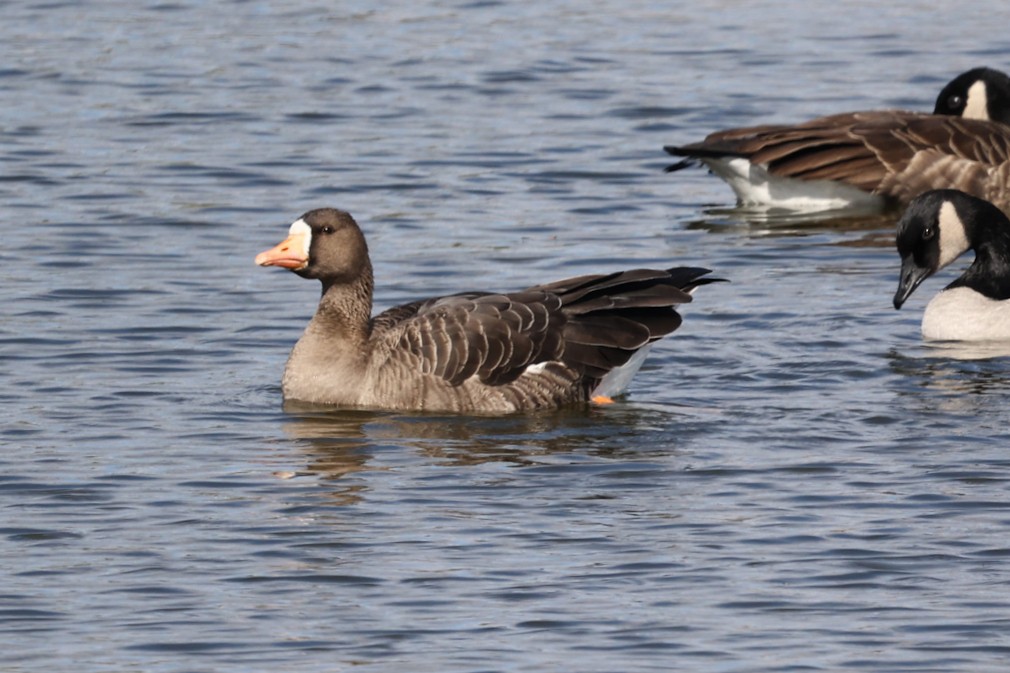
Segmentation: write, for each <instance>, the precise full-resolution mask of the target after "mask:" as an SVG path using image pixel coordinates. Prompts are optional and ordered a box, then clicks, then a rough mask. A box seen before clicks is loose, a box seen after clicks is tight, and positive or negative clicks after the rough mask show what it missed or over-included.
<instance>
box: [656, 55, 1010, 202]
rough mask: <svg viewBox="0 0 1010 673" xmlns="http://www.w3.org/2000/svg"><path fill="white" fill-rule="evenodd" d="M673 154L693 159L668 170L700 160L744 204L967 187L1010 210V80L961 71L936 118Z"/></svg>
mask: <svg viewBox="0 0 1010 673" xmlns="http://www.w3.org/2000/svg"><path fill="white" fill-rule="evenodd" d="M664 149H665V150H666V151H667V152H668V153H669V154H672V155H675V156H682V157H688V159H686V160H683V161H681V162H678V163H676V164H673V165H671V166H668V167H667V169H666V170H667V171H674V170H679V169H681V168H684V167H685V166H688V165H691V164H692V163H694V162H695V161H700V162H702V163H704V164H705V165H706V166H708V168H709V169H711V171H712V172H713V173H715V174H716V175H718V176H719V177H721V178H722V179H723V180H725V181H726V182H727V183H728V184H729V185H730V187H732V188H733V191H734V192H735V193H736V195H737V200H738V202H739V203H740V204H741V205H759V206H766V207H780V208H786V209H791V210H810V211H813V210H829V209H836V208H850V207H859V208H873V209H881V208H885V207H889V206H895V205H903V204H907V203H908V202H909V201H910V200H911V199H912V198H914V197H915V196H917V195H918V194H921V193H922V192H924V191H927V190H930V189H959V190H961V191H964V192H967V193H970V194H973V195H975V196H978V197H980V198H984V199H986V200H988V201H991V202H993V203H995V204H996V205H997V206H999V207H1000V208H1002V209H1003V210H1004V211H1010V77H1007V75H1005V74H1004V73H1002V72H1000V71H998V70H993V69H991V68H975V69H973V70H969V71H968V72H965V73H962V74H961V75H959V76H958V77H957V78H955V79H954V80H953V81H951V82H950V83H949V84H947V85H946V86H945V87H944V88H943V90H942V91H941V92H940V95H939V96H938V97H937V99H936V106H935V107H934V110H933V114H923V113H917V112H907V111H903V110H878V111H866V112H849V113H843V114H836V115H831V116H828V117H820V118H818V119H814V120H811V121H808V122H805V123H801V124H788V125H787V124H783V125H766V126H754V127H747V128H738V129H729V130H726V131H717V132H715V133H712V134H711V135H709V136H708V137H707V138H705V140H703V141H701V142H697V143H693V144H689V145H676V146H675V145H668V146H666V147H665V148H664Z"/></svg>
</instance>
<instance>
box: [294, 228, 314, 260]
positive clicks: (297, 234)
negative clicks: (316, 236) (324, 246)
mask: <svg viewBox="0 0 1010 673" xmlns="http://www.w3.org/2000/svg"><path fill="white" fill-rule="evenodd" d="M288 238H296V239H297V240H299V241H300V242H301V244H302V249H301V250H300V251H299V252H301V253H302V254H303V255H304V256H305V259H308V258H309V248H310V247H312V227H310V226H309V225H308V224H306V223H305V220H303V219H301V218H299V219H297V220H295V221H294V222H292V223H291V227H290V228H288Z"/></svg>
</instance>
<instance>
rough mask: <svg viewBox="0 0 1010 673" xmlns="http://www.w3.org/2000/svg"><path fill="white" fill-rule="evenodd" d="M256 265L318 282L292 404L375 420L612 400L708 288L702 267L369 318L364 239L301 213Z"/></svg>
mask: <svg viewBox="0 0 1010 673" xmlns="http://www.w3.org/2000/svg"><path fill="white" fill-rule="evenodd" d="M256 261H257V263H259V264H261V265H264V266H281V267H283V268H288V269H291V270H293V271H295V273H298V274H299V275H301V276H303V277H306V278H316V279H318V280H320V281H321V282H322V285H323V294H322V298H321V300H320V302H319V307H318V309H317V310H316V313H315V315H314V316H313V318H312V320H311V321H310V322H309V324H308V326H307V327H306V329H305V332H304V333H303V335H302V337H301V338H300V339H299V340H298V343H297V344H295V347H294V349H293V350H292V352H291V355H290V357H289V358H288V362H287V364H286V366H285V369H284V376H283V380H282V390H283V394H284V397H285V399H289V400H299V401H303V402H309V403H314V404H321V405H332V406H341V407H362V408H373V409H401V410H425V411H453V412H470V413H474V412H476V413H508V412H515V411H528V410H534V409H553V408H558V407H562V406H568V405H573V404H579V403H585V402H587V401H589V400H590V399H591V398H592V397H593V396H595V395H601V396H609V395H611V394H615V393H617V392H620V391H619V390H610V389H608V382H609V381H611V380H612V379H614V378H615V377H614V374H615V373H616V372H620V370H621V369H622V367H627V366H634V365H635V364H636V362H635V361H636V360H638V359H639V358H636V357H635V356H636V353H637V354H639V355H641V354H643V351H644V350H647V347H648V346H649V345H650V344H651V343H652V342H654V341H656V340H657V339H659V338H661V337H663V336H665V335H666V334H669V333H670V332H672V331H674V330H675V329H677V327H679V326H680V324H681V317H680V315H679V314H678V313H677V311H676V307H677V306H678V305H679V304H683V303H687V302H690V301H691V294H690V293H691V291H692V290H693V289H694V288H696V287H698V286H699V285H704V284H706V283H709V282H712V279H708V278H703V277H702V276H704V275H705V274H707V273H708V270H707V269H700V268H690V267H681V268H673V269H668V270H654V269H635V270H630V271H622V272H618V273H612V274H605V275H589V276H580V277H577V278H570V279H567V280H562V281H558V282H555V283H549V284H546V285H538V286H535V287H531V288H528V289H526V290H521V291H519V292H512V293H505V294H495V293H484V292H469V293H462V294H457V295H450V296H446V297H439V298H433V299H427V300H424V301H418V302H414V303H411V304H405V305H402V306H397V307H395V308H392V309H389V310H387V311H385V312H383V313H380V314H379V315H376V316H375V317H374V318H373V317H371V308H372V288H373V280H372V268H371V263H370V262H369V259H368V251H367V246H366V244H365V240H364V236H363V235H362V233H361V230H360V229H359V228H358V226H357V224H356V223H355V222H354V220H353V218H351V216H350V215H349V214H347V213H345V212H343V211H339V210H335V209H329V208H326V209H319V210H314V211H311V212H308V213H306V214H305V215H303V216H302V217H301V218H299V219H298V220H297V221H296V222H295V223H294V224H292V225H291V229H290V232H289V237H288V238H287V239H286V240H285V241H284V242H282V243H281V244H280V245H278V246H277V247H275V248H274V249H272V250H269V251H266V252H264V253H261V254H260V255H259V256H258V257H257V259H256ZM637 364H640V362H638V363H637Z"/></svg>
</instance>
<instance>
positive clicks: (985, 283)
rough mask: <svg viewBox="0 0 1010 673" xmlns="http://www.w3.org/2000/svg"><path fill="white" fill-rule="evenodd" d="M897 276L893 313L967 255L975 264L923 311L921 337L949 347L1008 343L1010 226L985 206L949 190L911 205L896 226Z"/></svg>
mask: <svg viewBox="0 0 1010 673" xmlns="http://www.w3.org/2000/svg"><path fill="white" fill-rule="evenodd" d="M896 243H897V246H898V254H899V255H901V273H900V275H899V277H898V291H897V292H896V293H895V295H894V308H901V306H902V304H904V303H905V300H906V299H908V297H909V295H911V294H912V292H913V291H914V290H915V288H917V287H919V284H920V283H922V281H924V280H925V279H926V278H929V277H930V276H931V275H933V274H934V273H936V272H937V271H938V270H940V269H942V268H943V267H945V266H947V265H948V264H950V263H951V262H953V261H954V260H955V259H957V258H958V257H959V256H961V255H962V254H963V253H965V252H967V251H968V250H974V251H975V261H974V262H972V263H971V265H970V266H969V267H968V269H967V270H966V271H965V272H964V273H963V274H961V277H960V278H958V279H957V280H955V281H954V282H953V283H951V284H950V285H948V286H947V287H946V288H944V289H943V290H942V291H941V292H940V293H939V294H937V295H936V296H935V297H934V298H933V299H932V300H931V301H930V302H929V304H928V305H927V306H926V311H925V313H924V314H923V317H922V335H923V336H924V337H925V338H927V339H936V340H948V341H990V340H1007V339H1010V220H1008V219H1007V217H1006V215H1004V214H1003V212H1002V211H1001V210H1000V209H999V208H996V207H995V206H994V205H993V204H991V203H989V202H988V201H984V200H982V199H979V198H976V197H974V196H970V195H968V194H965V193H964V192H960V191H957V190H952V189H941V190H934V191H929V192H926V193H925V194H921V195H920V196H918V197H916V198H915V199H913V200H912V202H911V203H910V204H909V205H908V208H907V210H906V211H905V213H904V214H903V215H902V217H901V219H900V220H899V221H898V233H897V237H896Z"/></svg>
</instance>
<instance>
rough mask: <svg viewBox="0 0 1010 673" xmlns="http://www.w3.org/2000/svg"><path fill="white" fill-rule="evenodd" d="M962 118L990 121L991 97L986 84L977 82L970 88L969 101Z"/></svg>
mask: <svg viewBox="0 0 1010 673" xmlns="http://www.w3.org/2000/svg"><path fill="white" fill-rule="evenodd" d="M961 116H962V117H964V118H965V119H989V97H988V94H987V93H986V88H985V82H982V81H978V82H975V83H974V84H972V85H971V86H970V87H969V88H968V100H967V102H966V103H965V106H964V113H963V114H962V115H961Z"/></svg>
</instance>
